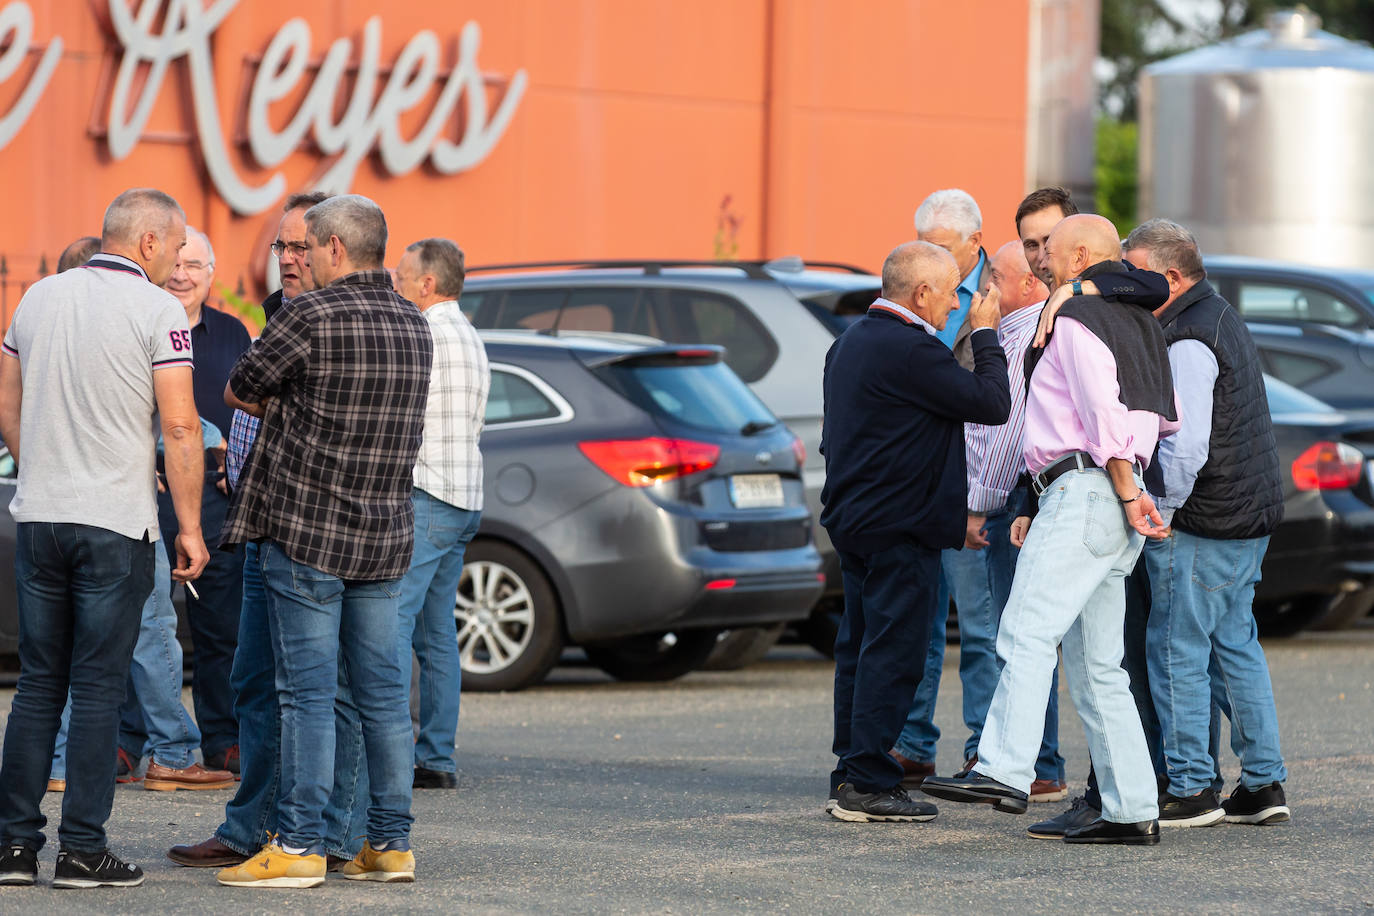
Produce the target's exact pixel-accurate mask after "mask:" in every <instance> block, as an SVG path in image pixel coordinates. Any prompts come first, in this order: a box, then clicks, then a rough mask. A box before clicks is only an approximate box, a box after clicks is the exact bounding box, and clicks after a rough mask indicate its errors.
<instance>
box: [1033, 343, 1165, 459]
mask: <svg viewBox="0 0 1374 916" xmlns="http://www.w3.org/2000/svg"><path fill="white" fill-rule="evenodd" d="M1174 404H1175V412H1177V413H1178V414H1179V418H1180V420H1181V419H1182V416H1183V412H1182V410H1181V409H1179V407H1178V394H1177V392H1175V394H1174ZM1179 426H1180V423H1179V421H1177V420H1175V421H1169V420H1166V419H1164V418H1163V417H1161V416H1160V415H1159V414H1157V413H1153V412H1151V411H1148V410H1127V409H1126V405H1125V404H1123V403H1121V388H1120V386H1119V385H1118V384H1117V381H1116V360H1115V359H1114V358H1113V357H1112V352H1111V351H1110V350H1108V349H1107V345H1106V344H1104V343H1103V342H1102V341H1101V340H1099V339H1098V337H1097V336H1096V335H1095V334H1093V333H1092V332H1091V331H1089V330H1088V329H1087V328H1085V327H1084V326H1083V325H1082V324H1080V323H1079V322H1077V321H1075V320H1073V319H1072V318H1063V317H1060V318H1058V319H1056V320H1055V323H1054V335H1053V336H1052V337H1051V338H1050V342H1049V344H1048V345H1046V347H1045V355H1044V356H1043V357H1041V359H1040V363H1039V365H1038V366H1037V367H1036V369H1035V374H1034V375H1032V376H1031V385H1030V392H1029V395H1028V396H1027V399H1026V445H1025V458H1026V466H1027V467H1028V468H1030V470H1031V472H1032V473H1038V472H1040V471H1043V470H1044V469H1045V468H1047V467H1049V466H1050V465H1051V464H1053V463H1054V462H1055V461H1056V460H1057V459H1059V458H1061V457H1063V456H1064V455H1068V454H1070V453H1072V452H1080V451H1081V452H1087V453H1088V454H1089V455H1091V456H1092V459H1093V461H1094V462H1096V463H1097V464H1098V466H1100V467H1106V466H1107V459H1109V458H1121V459H1123V460H1125V461H1139V462H1140V466H1141V467H1145V466H1146V465H1148V464H1149V463H1150V456H1151V455H1153V454H1154V451H1155V443H1156V442H1157V441H1158V440H1160V439H1162V438H1164V437H1165V436H1169V435H1172V434H1173V433H1175V432H1177V431H1178V429H1179Z"/></svg>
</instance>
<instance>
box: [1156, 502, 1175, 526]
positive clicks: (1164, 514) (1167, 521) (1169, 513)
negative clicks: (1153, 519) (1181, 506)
mask: <svg viewBox="0 0 1374 916" xmlns="http://www.w3.org/2000/svg"><path fill="white" fill-rule="evenodd" d="M1155 508H1156V509H1158V510H1159V517H1160V518H1162V519H1164V527H1166V528H1167V527H1169V526H1170V525H1172V524H1173V523H1174V507H1173V506H1161V505H1156V506H1155Z"/></svg>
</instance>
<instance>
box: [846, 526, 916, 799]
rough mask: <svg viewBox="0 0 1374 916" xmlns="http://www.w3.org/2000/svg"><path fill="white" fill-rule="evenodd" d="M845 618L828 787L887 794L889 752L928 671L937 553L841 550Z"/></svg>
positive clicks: (892, 776) (903, 548)
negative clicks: (847, 785)
mask: <svg viewBox="0 0 1374 916" xmlns="http://www.w3.org/2000/svg"><path fill="white" fill-rule="evenodd" d="M839 556H840V569H841V572H842V574H843V577H844V615H843V616H842V617H841V618H840V629H839V633H838V635H837V636H836V637H835V743H834V751H835V756H836V757H838V758H839V763H838V765H837V766H836V768H835V771H834V772H833V773H832V774H831V776H830V787H831V788H832V789H834V788H835V787H836V786H838V785H839V784H840V783H841V782H848V783H850V784H851V785H852V786H854V788H855V789H857V790H858V791H860V792H878V791H884V790H887V789H891V788H892V787H894V786H896V785H897V784H898V783H900V782H901V780H902V768H901V766H899V765H898V764H897V761H895V760H893V759H892V757H891V756H890V755H889V754H888V749H889V748H891V747H892V746H893V744H894V743H895V742H896V741H897V735H898V734H899V733H900V732H901V730H902V724H903V723H904V722H905V721H906V715H907V712H908V711H909V710H910V709H911V701H912V698H913V697H914V696H915V695H916V685H917V684H919V683H920V681H921V675H922V673H923V672H924V669H925V657H926V652H927V650H928V649H929V647H930V632H931V621H932V620H933V619H934V618H935V612H936V604H937V593H938V592H939V587H940V551H938V550H933V549H931V548H928V547H921V546H920V545H918V544H916V543H914V542H911V541H903V542H902V543H899V544H897V545H896V546H893V547H889V548H888V549H886V550H881V551H878V552H876V553H870V554H866V555H860V554H855V553H849V552H848V551H844V550H841V551H839Z"/></svg>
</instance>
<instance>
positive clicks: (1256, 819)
mask: <svg viewBox="0 0 1374 916" xmlns="http://www.w3.org/2000/svg"><path fill="white" fill-rule="evenodd" d="M1221 807H1222V810H1224V811H1225V812H1226V823H1228V824H1281V823H1283V822H1284V821H1286V820H1288V819H1289V818H1290V817H1291V816H1292V812H1291V811H1289V810H1288V800H1287V799H1285V798H1284V797H1283V786H1281V785H1279V784H1278V783H1276V782H1274V783H1270V784H1269V785H1267V786H1260V787H1259V788H1258V789H1247V788H1245V786H1241V785H1238V786H1236V790H1235V791H1234V792H1232V793H1231V795H1230V797H1229V798H1227V799H1226V801H1224V802H1222V803H1221Z"/></svg>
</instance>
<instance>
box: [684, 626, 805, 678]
mask: <svg viewBox="0 0 1374 916" xmlns="http://www.w3.org/2000/svg"><path fill="white" fill-rule="evenodd" d="M785 626H787V624H785V623H775V624H773V625H772V626H771V627H744V628H743V629H739V630H722V631H721V634H720V636H718V637H717V638H716V647H715V648H714V649H712V650H711V654H710V655H709V656H708V657H707V659H706V664H704V665H702V666H701V668H702V670H703V671H737V670H739V669H740V668H744V667H746V666H748V665H752V664H753V663H754V662H756V661H759V660H760V659H761V658H763V657H764V656H765V655H767V654H768V650H770V649H772V648H773V646H775V645H777V642H778V637H780V636H782V631H783V628H784V627H785Z"/></svg>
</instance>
